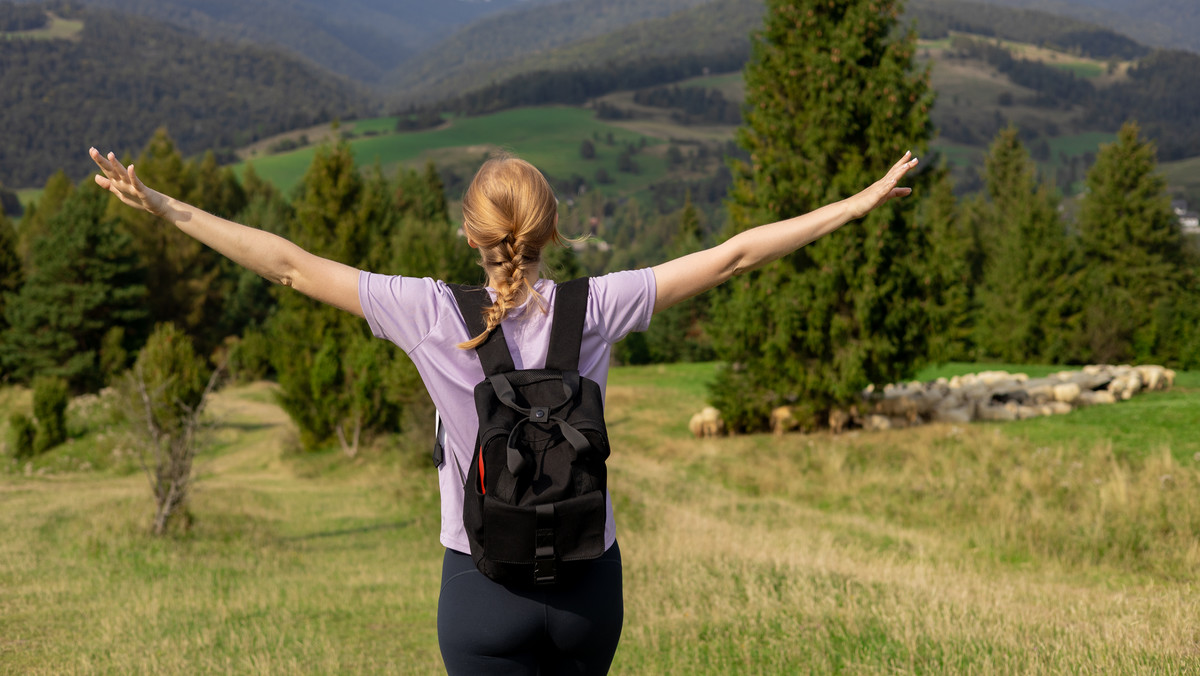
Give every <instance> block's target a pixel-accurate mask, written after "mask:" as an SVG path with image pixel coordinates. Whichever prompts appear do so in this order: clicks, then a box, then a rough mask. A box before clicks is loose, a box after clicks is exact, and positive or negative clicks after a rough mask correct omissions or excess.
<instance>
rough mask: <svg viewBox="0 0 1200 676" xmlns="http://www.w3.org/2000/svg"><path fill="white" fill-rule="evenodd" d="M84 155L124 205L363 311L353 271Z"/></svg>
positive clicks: (112, 161)
mask: <svg viewBox="0 0 1200 676" xmlns="http://www.w3.org/2000/svg"><path fill="white" fill-rule="evenodd" d="M89 154H90V155H91V157H92V160H93V161H94V162H95V163H96V164H97V166H99V167H100V171H101V172H103V174H104V175H103V176H100V175H97V176H96V183H97V184H98V185H99V186H100V187H101V188H104V189H105V190H108V191H110V192H112V193H113V194H114V195H116V196H117V197H118V198H120V200H121V201H122V202H124V203H125V204H128V205H129V206H131V207H134V208H135V209H141V210H143V211H147V212H149V213H152V214H154V215H155V216H159V217H160V218H163V219H164V220H166V221H168V222H170V223H172V224H173V225H175V226H176V227H177V228H179V229H180V230H182V231H183V232H185V233H187V234H188V235H190V236H192V237H194V238H196V239H197V240H199V241H200V242H202V243H204V244H206V245H208V246H210V247H212V248H213V249H215V250H216V251H217V252H218V253H220V254H222V255H224V256H226V257H228V258H229V259H230V260H232V261H233V262H235V263H237V264H238V265H241V266H243V267H245V268H247V269H249V270H251V271H252V272H255V273H257V274H259V275H262V276H263V277H265V278H267V279H268V280H270V281H272V282H275V283H277V284H283V285H284V286H290V287H292V288H293V289H296V290H297V291H299V292H300V293H303V294H304V295H306V296H310V297H312V298H314V299H316V300H319V301H321V302H323V303H328V304H330V305H332V306H334V307H337V308H341V309H343V310H346V311H347V312H351V313H353V314H355V315H358V316H359V317H361V316H363V311H362V305H361V303H360V302H359V299H358V276H359V271H358V270H356V269H354V268H352V267H350V266H349V265H343V264H342V263H338V262H337V261H331V260H328V259H325V258H321V257H320V256H315V255H313V254H311V253H309V252H307V251H305V250H304V249H301V248H300V247H298V246H296V245H295V244H293V243H291V242H289V241H288V240H286V239H284V238H282V237H279V236H278V235H274V234H271V233H269V232H266V231H264V230H258V229H257V228H250V227H246V226H244V225H240V224H238V223H234V222H233V221H228V220H225V219H224V218H218V217H217V216H213V215H212V214H210V213H207V212H205V211H201V210H200V209H197V208H196V207H194V206H192V205H190V204H186V203H184V202H180V201H179V200H177V199H174V198H172V197H169V196H167V195H164V194H162V193H160V192H158V191H155V190H151V189H150V188H148V187H146V185H145V184H144V183H142V182H141V180H139V179H138V177H137V172H136V171H135V170H134V167H133V165H132V164H131V165H129V166H128V167H125V166H123V165H122V164H121V163H120V162H118V161H117V157H116V155H114V154H113V153H109V154H108V157H105V156H103V155H101V154H100V152H99V151H97V150H96V149H95V148H92V149H91V150H90V151H89Z"/></svg>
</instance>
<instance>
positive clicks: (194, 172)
mask: <svg viewBox="0 0 1200 676" xmlns="http://www.w3.org/2000/svg"><path fill="white" fill-rule="evenodd" d="M123 161H126V162H127V160H123ZM134 164H136V166H137V172H138V176H139V177H141V178H142V179H143V180H145V181H146V182H147V184H149V185H151V186H152V187H153V188H154V189H155V190H158V191H159V192H162V193H163V194H166V195H179V196H185V197H187V198H188V199H191V200H195V201H197V202H198V206H200V207H201V208H205V209H208V210H217V211H221V209H222V208H223V207H225V206H226V205H224V204H220V203H219V200H221V199H222V197H221V194H220V193H221V191H222V189H219V188H214V189H213V190H214V191H213V192H200V191H198V190H197V178H198V176H199V174H200V173H201V172H200V171H199V169H198V168H197V167H196V166H194V165H191V164H189V163H188V162H186V161H184V159H183V156H182V155H181V154H180V152H179V150H178V148H176V147H175V143H174V142H173V141H172V140H171V138H170V136H168V135H167V132H166V130H164V129H159V130H158V131H157V132H155V134H154V137H153V138H151V139H150V142H149V143H148V144H147V145H146V147H145V148H144V149H143V150H142V153H141V154H140V155H139V156H138V158H137V160H136V161H135V162H134ZM209 174H210V176H207V177H206V180H207V181H209V183H210V184H220V183H221V179H220V178H219V175H218V174H219V172H218V170H217V169H216V165H215V160H213V161H211V162H210V163H209ZM210 187H211V186H210ZM230 206H236V205H233V204H231V205H230ZM109 215H111V216H113V217H115V218H117V219H119V220H120V222H121V224H122V225H123V227H124V228H125V230H126V232H128V233H129V234H130V235H131V236H132V237H133V244H134V248H135V250H136V251H137V253H138V256H139V257H140V258H141V259H142V261H143V263H144V264H145V266H146V269H147V285H148V286H149V288H150V289H151V290H152V293H151V294H150V296H149V299H148V302H149V309H150V316H151V318H152V320H153V322H154V323H162V322H171V323H172V324H174V325H175V326H177V327H178V328H180V329H182V330H183V331H185V332H186V333H188V334H189V335H191V336H192V337H193V338H194V339H195V340H196V349H197V351H198V352H200V353H201V354H207V353H208V352H209V351H210V350H212V349H213V347H215V346H216V345H217V343H218V342H219V341H220V339H221V338H223V337H224V336H221V335H218V333H219V331H218V330H217V329H218V328H219V327H220V326H221V322H220V317H221V314H222V312H223V310H222V306H223V303H224V298H225V297H226V296H227V295H228V293H229V292H230V290H231V286H232V282H230V281H228V280H230V279H232V274H233V273H232V269H231V268H229V267H226V266H225V264H224V263H223V262H222V258H221V256H220V255H219V254H217V253H216V252H215V251H213V250H212V249H210V248H208V247H206V246H205V245H203V244H201V243H200V242H199V241H197V240H195V239H193V238H191V237H189V236H188V235H186V234H184V233H183V231H181V230H179V228H175V227H172V226H170V225H169V224H167V223H164V222H163V221H162V219H160V218H158V217H156V216H153V215H151V214H148V213H146V212H143V211H137V210H134V209H130V208H129V207H126V206H125V205H123V204H121V202H120V200H118V199H117V198H116V196H111V197H110V199H109ZM220 215H225V216H232V215H233V213H231V212H227V213H222V214H220Z"/></svg>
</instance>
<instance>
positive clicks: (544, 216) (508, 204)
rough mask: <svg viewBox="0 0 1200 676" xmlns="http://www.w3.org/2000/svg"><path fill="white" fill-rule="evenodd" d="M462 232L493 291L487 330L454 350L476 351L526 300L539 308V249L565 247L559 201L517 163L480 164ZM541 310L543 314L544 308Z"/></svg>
mask: <svg viewBox="0 0 1200 676" xmlns="http://www.w3.org/2000/svg"><path fill="white" fill-rule="evenodd" d="M462 211H463V232H464V233H465V234H466V235H467V237H468V238H469V239H470V240H471V241H472V242H474V243H475V245H476V246H478V247H479V250H480V252H481V253H482V255H483V261H482V265H483V267H484V269H485V270H487V273H488V278H489V279H490V280H491V282H492V285H493V287H494V288H495V289H496V300H495V301H494V302H493V303H492V306H491V307H490V308H487V309H486V310H484V313H483V316H484V321H485V323H486V325H487V328H486V329H485V330H484V332H483V333H481V334H479V335H478V336H475V337H474V338H472V339H471V340H468V341H467V342H465V343H459V345H458V347H460V348H462V349H464V350H471V349H474V348H476V347H478V346H479V345H480V344H482V343H483V341H485V340H487V337H488V336H489V335H491V333H492V330H493V329H495V328H496V327H497V326H499V325H500V322H502V321H504V318H505V317H507V316H508V313H509V311H510V310H512V309H513V308H515V307H517V306H518V305H520V304H521V302H522V301H523V300H525V298H526V297H533V298H536V299H537V300H538V302H539V303H541V296H540V295H539V294H538V292H537V291H536V290H535V289H534V288H533V283H532V281H531V278H532V279H533V280H536V279H537V272H538V268H539V266H540V265H541V261H542V248H543V247H544V246H545V245H546V244H548V243H550V242H554V243H556V244H565V240H564V239H563V236H562V235H561V234H559V232H558V200H557V199H555V197H554V190H553V189H551V188H550V183H549V182H548V181H547V180H546V177H545V176H543V175H542V172H540V171H538V170H537V168H535V167H534V166H533V165H532V164H530V163H528V162H526V161H525V160H522V159H518V158H516V157H509V156H502V157H495V158H492V159H490V160H488V161H487V162H484V163H483V166H482V167H480V168H479V171H478V172H477V173H476V174H475V178H474V179H472V180H471V185H470V186H468V187H467V192H466V194H465V195H463V201H462ZM543 309H544V308H543Z"/></svg>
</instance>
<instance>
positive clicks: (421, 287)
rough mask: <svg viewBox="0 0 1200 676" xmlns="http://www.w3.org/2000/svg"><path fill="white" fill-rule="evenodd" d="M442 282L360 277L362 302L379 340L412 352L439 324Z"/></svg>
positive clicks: (424, 279)
mask: <svg viewBox="0 0 1200 676" xmlns="http://www.w3.org/2000/svg"><path fill="white" fill-rule="evenodd" d="M437 287H438V283H437V282H436V281H435V280H432V279H429V278H423V279H418V278H416V277H398V276H390V275H378V274H375V273H371V272H366V271H363V272H361V273H359V277H358V300H359V302H360V303H361V304H362V310H363V316H364V317H366V319H367V324H369V325H370V326H371V333H373V334H375V336H376V337H377V338H384V339H386V340H390V341H392V342H393V343H395V344H396V345H399V346H400V349H402V350H404V351H405V352H406V353H408V352H412V351H413V350H415V349H416V348H417V346H418V345H420V344H421V342H422V341H424V340H425V338H427V337H428V336H429V334H430V333H431V332H432V331H433V327H435V326H437V323H438V319H440V318H439V316H438V303H437V302H436V300H437V297H438V288H437Z"/></svg>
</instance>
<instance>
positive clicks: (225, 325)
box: [0, 130, 482, 453]
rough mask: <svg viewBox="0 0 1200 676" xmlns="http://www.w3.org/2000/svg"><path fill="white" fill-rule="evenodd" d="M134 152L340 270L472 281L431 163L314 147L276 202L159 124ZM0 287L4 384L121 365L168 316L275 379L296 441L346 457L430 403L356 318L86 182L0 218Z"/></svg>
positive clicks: (155, 181) (181, 191) (215, 203)
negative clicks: (357, 158) (365, 157)
mask: <svg viewBox="0 0 1200 676" xmlns="http://www.w3.org/2000/svg"><path fill="white" fill-rule="evenodd" d="M127 159H130V158H127ZM133 161H134V162H135V164H136V165H137V167H138V170H139V174H140V175H142V176H144V177H145V179H146V180H147V181H148V182H149V183H150V184H151V185H153V186H154V187H155V188H156V189H160V190H162V191H164V192H166V193H167V194H172V195H178V196H180V197H181V198H183V199H185V200H187V201H190V202H192V203H193V204H196V205H197V206H199V207H200V208H202V209H205V210H206V211H209V212H212V213H214V214H217V215H221V216H225V217H229V218H233V219H235V220H238V221H240V222H244V223H248V224H252V225H253V226H254V227H259V228H262V229H265V230H268V231H271V232H275V233H277V234H280V235H283V236H285V237H288V238H289V239H291V240H293V241H295V242H296V243H297V244H299V245H300V246H303V247H305V248H307V249H309V250H312V251H315V252H317V253H319V254H321V255H324V256H327V257H330V258H334V259H336V260H339V261H342V262H344V263H347V264H349V265H353V266H357V267H360V268H363V269H368V270H373V271H377V272H388V271H401V270H402V271H404V272H405V274H411V275H417V276H433V277H438V278H441V279H448V280H451V281H467V282H479V281H481V279H482V276H481V275H482V273H481V271H480V269H479V267H478V266H477V265H476V264H475V261H474V259H473V258H472V256H471V255H470V249H469V248H467V247H466V246H464V245H463V244H462V243H461V242H460V241H459V238H458V237H457V236H456V234H455V227H454V226H453V225H452V224H451V223H450V220H449V216H448V212H447V207H446V201H445V196H444V192H443V188H442V184H441V180H440V178H439V177H438V174H437V171H436V170H435V169H434V167H433V166H432V165H429V166H428V167H427V168H426V169H425V170H424V171H422V172H417V171H411V170H405V171H400V172H399V173H398V174H397V175H396V176H394V177H388V176H385V175H384V174H383V173H382V171H381V170H379V169H378V168H374V169H370V168H368V169H367V170H365V171H360V169H359V168H357V167H355V164H354V160H353V156H352V155H351V152H350V149H349V147H348V146H347V145H346V144H345V143H344V142H342V143H339V144H338V145H333V146H325V147H322V148H321V149H320V150H319V151H318V152H317V154H316V156H315V157H314V159H313V162H312V165H311V166H310V167H309V170H308V172H307V174H306V176H305V179H304V182H303V184H302V186H301V187H300V189H299V191H298V193H297V195H296V196H295V198H294V199H292V200H287V199H285V198H284V197H283V196H282V195H281V194H280V193H279V192H278V191H277V190H276V189H275V188H274V187H273V186H271V185H270V184H269V183H266V182H265V181H263V180H261V179H259V178H258V177H257V175H256V174H255V173H254V171H253V167H250V168H248V169H247V170H246V173H245V175H244V176H243V177H242V179H241V180H240V181H239V180H238V179H237V178H236V177H235V176H234V174H233V172H232V170H231V169H229V168H221V167H219V166H218V165H217V163H216V161H215V158H214V156H213V155H212V154H211V153H209V154H207V155H205V156H204V157H203V158H201V159H199V160H185V159H184V157H183V155H182V153H181V152H180V150H179V148H178V147H177V146H176V145H175V144H174V142H173V141H172V140H171V138H170V137H169V136H168V135H167V134H166V132H165V131H161V130H160V131H159V132H158V133H157V134H156V135H155V136H154V137H153V138H152V139H151V140H150V142H149V143H148V144H147V145H146V146H145V148H143V150H142V151H141V152H140V154H139V155H138V157H137V158H136V159H135V160H133ZM0 290H2V291H3V292H4V293H3V294H2V296H0V297H2V298H3V308H2V311H3V322H2V323H3V327H2V328H3V330H2V331H0V367H2V368H3V375H4V378H5V380H6V381H8V382H10V383H14V382H15V383H24V384H30V383H32V382H33V381H34V380H35V379H37V378H42V377H52V378H57V379H60V380H61V381H63V382H64V383H65V386H66V387H68V388H69V390H70V391H71V392H73V393H75V394H80V393H85V392H94V391H96V390H98V389H100V388H102V387H104V386H105V385H107V384H111V383H113V382H115V381H116V380H117V379H118V378H120V377H121V375H122V374H123V373H124V372H126V370H127V369H129V368H130V367H131V365H132V364H133V362H134V358H135V357H136V355H137V354H138V353H139V351H141V350H142V348H143V346H144V345H146V342H147V340H148V339H149V337H150V336H151V333H152V329H154V327H155V326H172V327H175V329H177V330H178V331H179V333H180V334H181V335H184V336H186V337H187V339H188V340H189V341H191V342H192V343H193V344H194V345H195V347H196V351H197V353H198V354H200V355H203V356H205V357H207V358H209V359H210V360H211V361H212V362H213V363H214V364H215V363H226V362H227V363H228V367H229V369H230V371H231V372H232V373H233V374H234V375H235V376H236V377H242V378H257V377H265V376H269V377H272V378H274V379H276V380H277V381H278V382H279V384H280V400H281V403H282V404H283V406H284V408H285V409H286V410H287V411H288V412H289V413H290V414H291V415H292V416H293V418H294V419H295V420H296V423H297V426H298V427H299V429H300V433H301V434H300V438H301V444H302V445H303V446H304V447H305V448H318V447H321V446H322V445H327V444H331V443H335V442H337V443H338V444H340V445H341V446H343V447H344V448H345V450H346V451H347V452H348V453H353V452H355V451H356V449H357V448H358V446H359V445H360V444H361V443H365V442H366V441H367V440H369V439H371V438H372V437H373V436H374V435H377V434H379V433H380V432H385V431H386V432H394V431H395V430H397V429H399V427H400V421H401V417H402V415H403V413H404V411H405V410H406V407H410V406H411V407H417V408H420V407H428V406H429V404H428V403H427V402H426V400H424V399H422V397H423V389H422V388H421V386H420V380H419V378H418V377H417V374H416V372H415V370H414V368H413V367H412V365H411V362H409V361H408V360H407V359H406V358H405V357H404V356H403V354H402V353H400V352H399V351H398V350H397V349H395V348H394V347H393V346H391V345H390V344H387V343H384V342H383V341H379V340H377V339H374V338H373V337H372V336H371V335H370V332H369V329H368V327H367V325H366V324H365V322H362V321H361V320H359V319H357V318H355V317H352V316H350V315H348V314H346V313H344V312H341V311H338V310H335V309H332V308H328V307H325V306H322V305H320V304H318V303H316V302H315V301H311V300H309V299H307V298H304V297H301V296H299V295H298V294H295V293H292V292H289V290H287V289H283V288H271V286H270V285H269V284H268V283H267V282H266V281H265V280H262V279H260V278H258V277H257V276H256V275H254V274H252V273H249V272H248V271H245V270H243V269H240V268H238V267H236V266H234V265H233V264H231V263H229V262H228V261H227V260H225V259H224V258H222V257H220V256H218V255H216V254H215V253H214V252H213V251H211V250H210V249H208V248H206V247H204V246H203V245H200V244H199V243H197V242H196V241H195V240H192V239H191V238H189V237H187V236H186V235H184V234H183V233H182V232H181V231H179V230H178V229H176V228H172V227H169V226H166V225H164V224H163V223H162V222H160V221H159V220H158V219H156V218H155V217H153V216H150V215H148V214H144V213H141V212H136V211H134V210H132V209H129V208H128V207H125V206H124V205H122V204H120V203H119V202H118V201H117V200H116V198H114V197H112V196H111V195H110V194H109V193H107V192H105V191H101V190H100V189H99V188H97V187H96V186H95V185H94V183H93V182H92V181H91V180H90V179H88V180H86V181H84V182H83V183H81V184H79V185H76V184H75V183H73V182H72V181H71V180H70V179H69V178H68V177H67V176H66V175H65V174H64V173H61V172H60V173H58V174H56V175H55V176H54V177H52V178H51V179H50V180H49V181H48V182H47V184H46V188H45V191H44V192H43V195H42V198H41V199H40V200H39V201H38V202H37V204H36V205H34V206H33V207H32V208H30V210H29V211H28V212H27V213H26V214H25V217H24V218H23V219H22V221H21V227H20V230H19V231H17V230H15V229H14V227H13V225H12V224H11V223H10V222H8V221H7V220H4V221H2V222H0ZM429 415H430V416H432V412H431V411H430V412H429Z"/></svg>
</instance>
